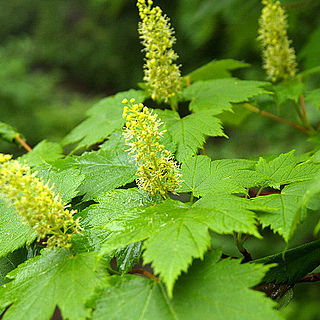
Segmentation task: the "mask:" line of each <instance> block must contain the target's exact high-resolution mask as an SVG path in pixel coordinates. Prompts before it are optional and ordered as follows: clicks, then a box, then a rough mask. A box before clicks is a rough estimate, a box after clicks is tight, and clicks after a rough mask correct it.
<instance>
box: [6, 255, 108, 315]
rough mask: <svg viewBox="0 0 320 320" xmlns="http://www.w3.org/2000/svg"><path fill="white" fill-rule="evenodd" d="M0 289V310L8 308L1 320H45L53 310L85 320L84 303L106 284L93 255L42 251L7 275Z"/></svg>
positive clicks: (103, 273)
mask: <svg viewBox="0 0 320 320" xmlns="http://www.w3.org/2000/svg"><path fill="white" fill-rule="evenodd" d="M9 277H10V278H11V279H13V280H12V281H11V282H9V283H7V284H6V285H5V286H4V287H2V288H1V289H0V306H1V307H9V309H8V310H7V311H6V313H5V315H4V317H3V319H4V320H11V319H12V320H19V319H21V320H24V319H37V320H48V319H50V318H51V316H52V315H53V313H54V310H55V308H56V306H57V307H58V308H59V309H60V310H61V313H62V317H63V318H64V319H70V320H73V319H74V320H80V319H87V318H88V317H89V315H90V310H89V309H87V308H86V307H85V302H86V301H87V300H88V299H89V298H90V297H91V296H92V294H93V293H94V290H95V289H97V288H98V287H100V286H102V285H104V284H105V283H106V280H105V279H106V274H105V272H104V268H103V264H102V263H101V261H98V260H97V257H96V255H95V254H94V253H84V254H78V255H76V256H73V255H71V254H70V253H69V252H68V251H67V250H62V249H61V250H43V251H42V255H41V256H38V257H36V258H34V259H30V260H28V261H27V262H25V263H24V264H22V265H20V266H19V267H18V268H17V269H15V270H14V271H12V272H11V273H10V274H9Z"/></svg>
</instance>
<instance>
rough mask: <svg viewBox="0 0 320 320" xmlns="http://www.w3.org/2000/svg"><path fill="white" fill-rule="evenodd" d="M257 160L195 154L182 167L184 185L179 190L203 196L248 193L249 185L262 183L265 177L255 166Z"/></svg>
mask: <svg viewBox="0 0 320 320" xmlns="http://www.w3.org/2000/svg"><path fill="white" fill-rule="evenodd" d="M255 163H256V162H255V161H251V160H245V159H224V160H215V161H211V159H210V158H209V157H207V156H203V155H200V156H195V157H192V158H189V159H188V160H186V161H185V162H184V163H183V164H182V167H181V173H182V180H183V182H182V185H181V188H180V189H179V190H178V191H179V192H190V191H191V192H192V193H193V195H194V196H196V197H199V196H203V195H205V194H207V193H210V192H217V193H221V192H226V193H247V188H250V187H254V186H256V185H259V183H260V182H261V179H262V177H261V176H260V175H259V174H257V173H256V172H255V171H254V170H253V168H254V165H255Z"/></svg>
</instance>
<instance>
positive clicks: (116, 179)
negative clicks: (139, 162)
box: [53, 149, 136, 200]
mask: <svg viewBox="0 0 320 320" xmlns="http://www.w3.org/2000/svg"><path fill="white" fill-rule="evenodd" d="M53 165H54V166H55V167H57V168H60V169H63V170H66V169H70V168H71V169H80V172H81V174H84V175H85V180H84V181H83V183H82V184H81V185H80V187H79V193H80V194H85V198H84V199H85V200H88V199H94V198H95V197H96V196H98V195H100V194H102V193H105V192H106V191H110V190H113V189H115V188H118V187H121V186H124V185H125V184H127V183H130V182H132V181H133V180H134V179H135V174H136V166H135V164H134V163H133V161H132V159H131V157H130V155H129V154H128V152H125V151H123V150H121V149H120V150H117V149H114V150H112V151H111V150H100V151H92V152H86V153H84V154H83V155H81V156H72V157H69V158H66V159H63V160H60V161H57V162H55V163H54V164H53Z"/></svg>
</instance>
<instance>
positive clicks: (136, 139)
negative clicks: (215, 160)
mask: <svg viewBox="0 0 320 320" xmlns="http://www.w3.org/2000/svg"><path fill="white" fill-rule="evenodd" d="M141 1H143V0H141ZM126 107H127V108H128V111H127V112H126V118H127V123H126V128H125V129H124V132H123V136H124V137H125V142H126V144H127V145H128V146H130V149H128V150H127V151H128V152H129V153H132V154H133V156H132V157H133V159H134V160H135V161H136V165H137V179H136V182H137V185H138V187H139V189H142V190H145V191H147V192H148V193H150V194H151V195H154V194H156V193H157V192H159V193H160V194H161V196H162V197H163V198H166V195H167V192H175V190H176V189H177V188H178V186H179V183H180V178H181V174H180V173H179V171H180V168H179V165H178V164H177V163H176V162H175V161H174V160H173V157H172V155H171V153H170V152H169V151H167V150H165V148H164V146H163V145H161V144H159V142H158V141H159V140H160V138H161V136H162V135H163V134H164V133H165V131H166V130H163V131H159V127H160V126H161V125H162V122H161V119H159V117H158V115H157V114H154V113H152V111H150V110H149V109H148V108H147V107H145V106H144V105H143V104H142V103H140V104H139V105H133V104H132V103H131V105H128V106H126ZM126 107H125V108H126Z"/></svg>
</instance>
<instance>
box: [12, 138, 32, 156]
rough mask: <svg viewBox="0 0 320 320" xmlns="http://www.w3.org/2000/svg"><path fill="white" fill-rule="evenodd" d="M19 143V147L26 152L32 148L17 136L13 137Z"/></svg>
mask: <svg viewBox="0 0 320 320" xmlns="http://www.w3.org/2000/svg"><path fill="white" fill-rule="evenodd" d="M14 138H15V139H16V140H17V141H18V142H19V143H20V145H21V146H22V147H23V148H25V149H26V150H27V151H28V152H30V151H32V148H31V147H30V146H29V145H28V144H27V143H26V142H25V141H24V140H23V139H22V138H21V137H20V136H19V135H18V134H17V135H16V136H15V137H14Z"/></svg>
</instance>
